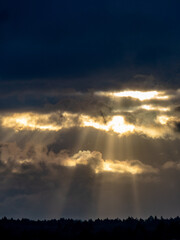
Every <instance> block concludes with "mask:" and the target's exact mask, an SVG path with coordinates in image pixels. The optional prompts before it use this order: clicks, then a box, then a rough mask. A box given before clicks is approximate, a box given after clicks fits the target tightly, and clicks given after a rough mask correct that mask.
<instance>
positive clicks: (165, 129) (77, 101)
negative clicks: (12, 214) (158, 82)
mask: <svg viewBox="0 0 180 240" xmlns="http://www.w3.org/2000/svg"><path fill="white" fill-rule="evenodd" d="M59 98H62V99H61V100H60V101H59V102H58V103H55V104H52V103H51V104H46V105H45V106H44V107H43V108H42V109H41V110H39V111H38V110H37V111H24V112H22V111H21V112H5V113H4V112H2V113H1V117H0V119H1V125H2V127H3V128H12V129H14V130H15V131H21V130H31V131H34V130H39V131H61V130H62V129H66V128H72V127H80V128H87V127H91V128H95V129H98V130H101V131H106V132H109V133H111V134H112V133H114V134H118V135H119V136H120V137H121V136H122V135H129V134H142V135H145V136H147V137H150V138H179V131H178V123H179V119H180V116H179V112H178V111H177V108H178V106H179V101H180V94H179V90H163V91H158V90H153V91H152V90H151V91H142V90H141V91H139V90H138V91H137V90H127V91H125V90H123V91H119V92H114V91H111V92H110V91H107V92H102V91H99V92H98V91H91V93H90V92H76V91H75V92H67V93H62V96H61V95H60V96H59Z"/></svg>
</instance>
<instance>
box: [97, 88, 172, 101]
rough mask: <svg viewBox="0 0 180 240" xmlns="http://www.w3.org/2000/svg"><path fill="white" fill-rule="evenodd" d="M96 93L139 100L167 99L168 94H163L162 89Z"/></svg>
mask: <svg viewBox="0 0 180 240" xmlns="http://www.w3.org/2000/svg"><path fill="white" fill-rule="evenodd" d="M95 94H96V95H99V96H107V97H131V98H136V99H139V100H140V101H144V100H150V99H168V98H169V96H167V95H164V94H165V92H163V91H129V90H127V91H120V92H103V91H100V92H96V93H95Z"/></svg>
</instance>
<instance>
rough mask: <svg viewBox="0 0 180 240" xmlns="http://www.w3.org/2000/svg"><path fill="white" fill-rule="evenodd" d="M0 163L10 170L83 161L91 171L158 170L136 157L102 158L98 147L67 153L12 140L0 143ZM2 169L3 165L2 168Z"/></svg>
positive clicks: (81, 162) (148, 171) (146, 171)
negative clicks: (19, 144) (125, 158)
mask: <svg viewBox="0 0 180 240" xmlns="http://www.w3.org/2000/svg"><path fill="white" fill-rule="evenodd" d="M0 153H1V159H0V160H1V164H2V165H1V167H2V171H3V168H6V167H8V168H9V167H10V168H11V171H12V172H14V173H15V172H17V173H18V172H21V171H23V170H28V169H29V168H30V169H31V168H32V167H33V168H34V167H37V168H39V166H40V165H41V164H45V166H46V165H47V166H49V167H50V168H51V167H52V165H54V164H55V165H57V166H65V167H77V166H78V165H84V166H88V167H90V168H91V169H92V170H93V171H94V172H95V173H97V174H98V173H101V172H114V173H123V174H143V173H157V172H158V170H157V169H156V168H153V167H152V166H150V165H147V164H144V163H142V162H140V161H138V160H124V161H118V160H110V159H107V160H104V159H103V158H102V154H101V153H100V152H98V151H92V152H91V151H87V150H86V151H81V150H80V151H79V152H78V153H75V154H73V155H69V154H68V152H67V151H60V152H58V153H54V152H52V151H48V149H47V148H46V147H42V146H40V145H36V146H32V145H26V146H25V147H24V148H23V149H20V148H19V147H18V146H17V145H16V143H8V144H1V147H0ZM4 170H5V169H4Z"/></svg>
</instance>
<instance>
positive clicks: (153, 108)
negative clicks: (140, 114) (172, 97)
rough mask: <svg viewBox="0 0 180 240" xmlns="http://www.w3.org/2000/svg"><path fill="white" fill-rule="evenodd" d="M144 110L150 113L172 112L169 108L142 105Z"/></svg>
mask: <svg viewBox="0 0 180 240" xmlns="http://www.w3.org/2000/svg"><path fill="white" fill-rule="evenodd" d="M141 108H142V109H145V110H148V111H160V112H168V111H170V108H169V107H159V106H153V105H150V104H149V105H142V106H141Z"/></svg>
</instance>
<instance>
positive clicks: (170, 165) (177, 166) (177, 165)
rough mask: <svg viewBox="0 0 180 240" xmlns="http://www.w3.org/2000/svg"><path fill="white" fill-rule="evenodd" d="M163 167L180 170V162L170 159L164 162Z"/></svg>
mask: <svg viewBox="0 0 180 240" xmlns="http://www.w3.org/2000/svg"><path fill="white" fill-rule="evenodd" d="M163 168H164V169H176V170H180V162H173V161H168V162H166V163H164V165H163Z"/></svg>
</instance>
